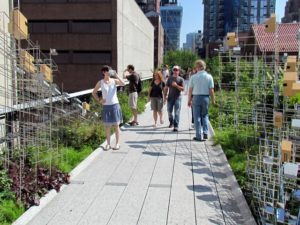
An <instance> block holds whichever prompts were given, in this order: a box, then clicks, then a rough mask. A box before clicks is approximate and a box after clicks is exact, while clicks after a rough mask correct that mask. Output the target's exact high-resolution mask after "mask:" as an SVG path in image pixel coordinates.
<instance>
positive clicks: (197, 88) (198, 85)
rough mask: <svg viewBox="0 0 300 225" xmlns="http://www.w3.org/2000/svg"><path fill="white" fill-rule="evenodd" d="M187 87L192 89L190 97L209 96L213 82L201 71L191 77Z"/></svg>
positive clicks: (208, 75) (210, 77)
mask: <svg viewBox="0 0 300 225" xmlns="http://www.w3.org/2000/svg"><path fill="white" fill-rule="evenodd" d="M189 86H190V88H192V89H193V92H192V95H209V89H211V88H214V80H213V78H212V76H211V75H210V74H208V73H207V72H206V71H203V70H202V71H199V72H198V73H196V74H194V75H192V77H191V79H190V82H189Z"/></svg>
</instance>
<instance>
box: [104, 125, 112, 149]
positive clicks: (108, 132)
mask: <svg viewBox="0 0 300 225" xmlns="http://www.w3.org/2000/svg"><path fill="white" fill-rule="evenodd" d="M110 129H111V127H110V126H107V127H105V133H106V142H107V144H108V145H110Z"/></svg>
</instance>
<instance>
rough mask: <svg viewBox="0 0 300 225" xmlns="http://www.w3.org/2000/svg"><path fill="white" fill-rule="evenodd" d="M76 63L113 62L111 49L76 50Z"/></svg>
mask: <svg viewBox="0 0 300 225" xmlns="http://www.w3.org/2000/svg"><path fill="white" fill-rule="evenodd" d="M73 63H75V64H111V52H110V51H74V52H73Z"/></svg>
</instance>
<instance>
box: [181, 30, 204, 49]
mask: <svg viewBox="0 0 300 225" xmlns="http://www.w3.org/2000/svg"><path fill="white" fill-rule="evenodd" d="M202 47H203V46H202V32H201V31H200V30H199V31H198V32H193V33H188V34H187V35H186V42H185V43H183V46H182V48H183V50H190V51H192V52H193V53H196V54H198V51H199V49H200V48H202Z"/></svg>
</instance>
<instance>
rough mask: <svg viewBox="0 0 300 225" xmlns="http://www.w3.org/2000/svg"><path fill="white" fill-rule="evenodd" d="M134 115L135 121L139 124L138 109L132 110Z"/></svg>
mask: <svg viewBox="0 0 300 225" xmlns="http://www.w3.org/2000/svg"><path fill="white" fill-rule="evenodd" d="M132 114H133V121H135V122H137V115H138V111H137V109H132Z"/></svg>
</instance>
